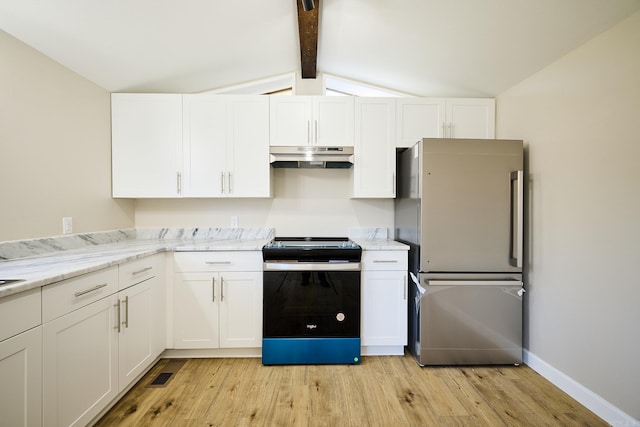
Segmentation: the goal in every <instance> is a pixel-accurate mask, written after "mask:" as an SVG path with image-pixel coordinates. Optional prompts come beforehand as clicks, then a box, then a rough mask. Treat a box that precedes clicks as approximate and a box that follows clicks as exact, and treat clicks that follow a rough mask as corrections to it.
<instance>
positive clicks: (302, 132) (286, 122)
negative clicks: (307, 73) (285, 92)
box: [269, 95, 313, 147]
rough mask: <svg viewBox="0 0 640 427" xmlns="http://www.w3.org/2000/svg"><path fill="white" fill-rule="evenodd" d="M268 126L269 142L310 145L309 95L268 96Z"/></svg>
mask: <svg viewBox="0 0 640 427" xmlns="http://www.w3.org/2000/svg"><path fill="white" fill-rule="evenodd" d="M269 105H270V118H269V120H270V126H269V144H270V145H285V146H293V147H296V146H300V145H311V144H313V140H312V138H311V135H312V128H311V118H312V114H313V113H312V109H313V103H312V97H311V96H279V95H272V96H270V97H269Z"/></svg>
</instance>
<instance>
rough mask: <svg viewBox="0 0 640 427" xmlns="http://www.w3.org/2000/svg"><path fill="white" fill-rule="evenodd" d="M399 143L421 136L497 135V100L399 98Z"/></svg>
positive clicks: (460, 136) (413, 142)
mask: <svg viewBox="0 0 640 427" xmlns="http://www.w3.org/2000/svg"><path fill="white" fill-rule="evenodd" d="M396 106H397V119H398V120H397V128H396V144H397V146H398V147H411V146H413V145H414V144H415V143H416V142H417V141H419V140H420V139H422V138H482V139H491V138H495V100H494V99H490V98H446V99H445V98H398V99H397V100H396Z"/></svg>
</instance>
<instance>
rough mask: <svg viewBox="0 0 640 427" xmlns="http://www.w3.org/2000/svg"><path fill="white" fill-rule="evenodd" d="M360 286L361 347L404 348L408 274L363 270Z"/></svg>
mask: <svg viewBox="0 0 640 427" xmlns="http://www.w3.org/2000/svg"><path fill="white" fill-rule="evenodd" d="M405 254H406V253H405ZM405 256H406V255H405ZM362 283H363V289H362V345H363V346H405V345H406V344H407V272H406V271H366V270H365V271H363V272H362Z"/></svg>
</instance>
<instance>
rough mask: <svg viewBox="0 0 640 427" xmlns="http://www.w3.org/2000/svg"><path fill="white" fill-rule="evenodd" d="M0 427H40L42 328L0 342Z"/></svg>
mask: <svg viewBox="0 0 640 427" xmlns="http://www.w3.org/2000/svg"><path fill="white" fill-rule="evenodd" d="M0 378H2V380H1V384H0V414H1V415H0V417H1V419H2V421H0V424H2V425H6V426H27V427H31V426H33V427H35V426H41V425H42V328H41V327H40V326H38V327H36V328H34V329H31V330H29V331H26V332H23V333H21V334H19V335H16V336H14V337H12V338H9V339H6V340H4V341H2V342H0Z"/></svg>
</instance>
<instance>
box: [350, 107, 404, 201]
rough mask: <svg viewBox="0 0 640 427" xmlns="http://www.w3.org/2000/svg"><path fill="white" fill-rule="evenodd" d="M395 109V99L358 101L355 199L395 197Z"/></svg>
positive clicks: (354, 179) (354, 171)
mask: <svg viewBox="0 0 640 427" xmlns="http://www.w3.org/2000/svg"><path fill="white" fill-rule="evenodd" d="M395 109H396V101H395V99H394V98H356V100H355V123H356V126H355V146H354V165H353V197H362V198H393V197H395V193H396V183H395V182H396V154H395V153H396V145H395V135H396V129H395V119H396V111H395Z"/></svg>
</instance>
